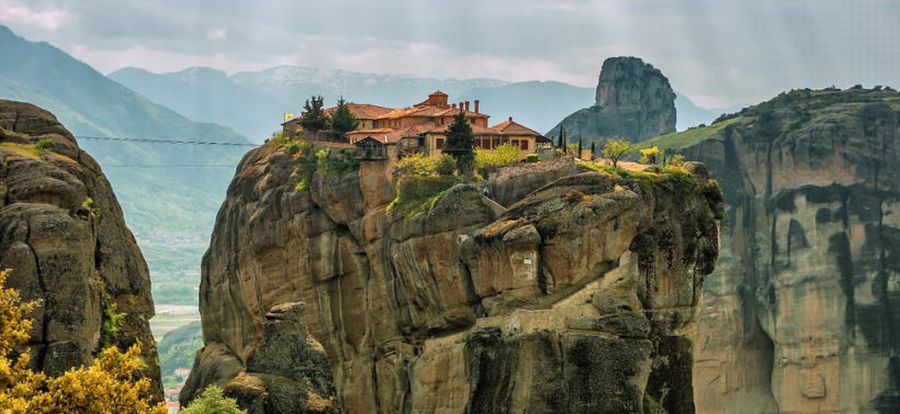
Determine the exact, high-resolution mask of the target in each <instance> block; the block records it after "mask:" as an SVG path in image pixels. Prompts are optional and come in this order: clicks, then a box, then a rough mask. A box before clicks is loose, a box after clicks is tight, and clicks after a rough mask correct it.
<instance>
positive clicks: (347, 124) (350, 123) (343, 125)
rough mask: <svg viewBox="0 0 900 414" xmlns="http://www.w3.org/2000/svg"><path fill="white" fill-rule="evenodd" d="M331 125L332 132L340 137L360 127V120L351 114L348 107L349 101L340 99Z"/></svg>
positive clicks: (330, 120)
mask: <svg viewBox="0 0 900 414" xmlns="http://www.w3.org/2000/svg"><path fill="white" fill-rule="evenodd" d="M329 124H330V126H331V130H332V131H334V133H335V134H338V135H344V134H346V133H348V132H350V131H353V130H354V129H356V127H357V126H359V119H356V116H355V115H353V113H352V112H350V107H349V106H347V101H345V100H344V97H343V96H342V97H341V99H338V101H337V108H335V110H334V113H332V114H331V118H330V119H329Z"/></svg>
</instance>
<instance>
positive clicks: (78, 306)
mask: <svg viewBox="0 0 900 414" xmlns="http://www.w3.org/2000/svg"><path fill="white" fill-rule="evenodd" d="M0 163H2V164H0V267H2V268H10V269H12V274H11V277H10V278H9V280H8V285H9V286H10V287H13V288H16V289H18V290H19V292H20V293H21V294H22V296H23V298H24V299H25V300H40V301H41V305H40V306H38V307H37V308H36V310H35V312H34V314H33V315H31V318H32V319H33V321H34V324H33V327H32V331H31V339H30V341H29V346H30V347H31V355H32V359H31V365H32V367H33V368H34V369H38V370H42V371H44V372H46V373H48V374H50V375H59V374H61V373H63V372H65V371H66V370H67V369H69V368H71V367H76V366H80V365H84V364H88V363H90V361H91V359H92V357H93V355H94V354H95V353H96V352H98V351H99V350H100V349H101V348H102V347H105V346H109V345H117V346H119V348H120V349H124V348H127V347H128V346H130V345H132V344H134V343H136V342H140V343H141V346H142V351H143V356H144V361H145V362H146V364H147V367H146V369H145V370H144V374H145V375H146V376H147V377H149V378H150V379H151V380H152V383H153V393H154V395H156V396H157V397H158V398H159V399H160V400H162V388H161V385H160V378H159V368H158V366H157V364H158V362H157V358H156V348H155V342H154V340H153V336H152V335H151V334H150V325H149V323H148V320H149V319H150V318H151V317H152V316H153V299H152V298H151V296H150V277H149V274H148V271H147V265H146V263H145V262H144V258H143V256H141V252H140V250H139V249H138V247H137V244H136V243H135V240H134V237H133V236H132V234H131V231H129V230H128V228H127V227H126V226H125V220H124V218H123V216H122V210H121V208H120V207H119V204H118V202H117V201H116V197H115V195H114V194H113V191H112V188H111V187H110V185H109V182H108V181H107V180H106V177H105V176H104V175H103V172H102V171H101V170H100V166H99V165H98V164H97V162H96V161H94V159H93V158H91V157H90V156H89V155H88V154H87V153H86V152H84V151H83V150H81V149H80V148H79V147H78V144H77V142H76V141H75V138H74V137H73V136H72V134H71V133H69V131H67V130H66V129H65V128H64V127H63V126H62V125H61V124H60V123H59V122H58V121H57V120H56V118H55V117H54V116H53V115H52V114H50V113H49V112H47V111H44V110H42V109H40V108H38V107H36V106H34V105H31V104H26V103H21V102H14V101H6V100H0Z"/></svg>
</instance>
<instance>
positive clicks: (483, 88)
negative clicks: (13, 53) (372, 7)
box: [109, 66, 720, 142]
mask: <svg viewBox="0 0 900 414" xmlns="http://www.w3.org/2000/svg"><path fill="white" fill-rule="evenodd" d="M109 78H111V79H113V80H115V81H117V82H119V83H121V84H122V85H125V86H127V87H129V88H131V89H132V90H135V91H137V92H139V93H141V94H142V95H144V96H146V97H148V98H150V99H151V100H153V101H155V102H158V103H161V104H163V105H166V106H168V107H170V108H172V109H174V110H176V111H178V112H179V113H182V114H184V115H186V116H188V117H189V118H191V119H196V120H200V121H204V122H213V123H217V124H221V125H226V126H229V127H231V128H233V129H234V130H236V131H238V132H240V133H241V134H243V135H245V136H247V137H249V138H250V139H251V140H252V141H254V142H262V141H263V139H265V138H266V137H268V136H269V135H270V134H271V133H272V132H273V131H274V130H276V129H277V127H278V123H280V121H281V119H282V116H283V114H285V113H293V114H295V115H297V114H298V113H299V112H300V110H301V109H300V108H301V106H302V104H303V102H304V101H305V100H306V99H307V98H308V97H310V96H312V95H322V96H324V97H325V101H326V103H327V104H328V105H332V104H333V103H334V102H335V101H336V100H337V99H338V98H340V97H344V98H346V99H347V100H349V101H351V102H359V103H373V104H377V105H382V106H388V107H404V106H408V105H410V104H413V103H416V102H419V101H422V100H423V99H424V98H425V96H426V95H427V94H428V93H429V92H431V91H434V90H441V91H444V92H446V93H447V94H449V95H450V100H451V101H453V102H456V101H465V100H470V101H471V100H475V99H478V100H480V101H481V109H482V112H484V113H486V114H488V115H491V117H492V119H493V121H495V122H499V121H500V120H505V119H506V118H507V117H509V116H514V117H515V119H516V120H517V121H518V122H520V123H522V124H524V125H528V126H529V127H531V128H533V129H535V130H538V131H549V130H550V128H552V127H553V126H554V125H556V123H557V122H559V120H560V119H562V118H564V117H565V116H566V115H568V114H570V113H572V112H574V111H576V110H578V109H581V108H583V107H585V106H590V105H592V104H593V102H594V92H595V91H594V88H584V87H579V86H574V85H570V84H566V83H563V82H555V81H527V82H507V81H503V80H498V79H462V80H459V79H433V78H418V77H412V76H404V75H379V74H370V73H356V72H347V71H341V70H325V69H317V68H309V67H301V66H279V67H274V68H270V69H265V70H261V71H253V72H240V73H236V74H234V75H230V76H229V75H228V74H227V73H225V72H223V71H221V70H217V69H212V68H207V67H192V68H188V69H185V70H182V71H178V72H171V73H152V72H149V71H147V70H144V69H139V68H132V67H129V68H123V69H120V70H118V71H115V72H113V73H110V74H109ZM676 106H677V109H678V114H679V116H678V129H679V130H683V129H686V128H688V127H690V126H695V125H698V124H701V123H709V122H711V121H712V120H713V119H715V118H716V117H717V116H718V114H719V113H720V112H718V111H715V110H708V109H705V108H701V107H698V106H697V105H695V104H694V103H693V102H691V100H690V99H689V98H687V97H686V96H684V95H681V94H678V98H677V99H676Z"/></svg>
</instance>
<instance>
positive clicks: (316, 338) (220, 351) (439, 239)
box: [181, 145, 718, 413]
mask: <svg viewBox="0 0 900 414" xmlns="http://www.w3.org/2000/svg"><path fill="white" fill-rule="evenodd" d="M535 165H536V166H535ZM535 165H529V166H522V167H515V168H511V169H508V170H504V171H501V173H500V174H499V175H498V177H497V178H495V179H493V180H492V181H490V182H489V183H488V185H489V186H490V187H491V189H492V192H493V193H494V194H497V195H498V200H499V201H500V202H501V203H502V205H500V204H498V203H497V202H494V201H492V200H489V199H487V198H485V197H483V196H482V192H481V188H480V187H476V186H474V185H466V184H460V185H457V186H455V187H453V188H451V189H449V190H447V191H446V192H445V193H443V195H442V196H440V197H439V198H437V200H436V201H435V202H434V204H433V206H432V207H430V208H429V209H427V211H424V212H419V213H418V214H414V215H411V216H409V215H406V214H399V213H396V212H394V211H392V212H388V211H386V207H387V204H388V203H389V202H390V200H391V199H393V198H394V194H393V190H392V186H391V185H389V177H386V176H385V175H384V174H383V173H381V171H382V169H381V168H380V167H379V165H378V164H377V163H375V162H367V161H364V162H363V163H362V165H361V169H360V170H359V171H358V172H357V171H353V172H351V173H348V174H346V175H343V176H338V175H333V174H331V173H325V172H317V173H316V174H315V175H314V176H313V178H312V179H311V180H310V182H309V185H307V186H306V187H305V189H303V190H301V191H299V192H298V191H295V187H296V184H297V181H298V178H297V177H296V176H295V174H294V166H293V161H292V158H291V157H290V156H288V155H287V154H285V153H284V152H283V151H282V150H279V149H277V148H276V147H275V146H273V145H266V146H264V147H262V148H260V149H257V150H253V151H251V152H250V153H249V154H248V155H247V156H246V157H245V159H244V160H243V161H242V163H241V166H240V167H239V170H238V172H237V175H236V177H235V179H234V181H233V182H232V184H231V186H230V188H229V191H228V197H227V199H226V202H225V203H224V205H223V206H222V209H221V210H220V212H219V216H218V220H217V224H216V228H215V231H214V233H213V237H212V243H211V246H210V249H209V251H208V252H207V254H206V257H205V260H204V266H203V273H202V282H201V292H200V295H201V296H200V309H201V315H202V320H203V334H204V341H205V347H204V348H203V349H202V350H201V351H199V352H198V355H197V359H196V362H195V365H194V369H193V370H192V372H191V378H190V380H189V382H188V384H187V386H186V387H185V388H184V389H183V391H182V395H181V399H182V402H183V403H187V402H188V401H189V400H190V399H191V398H193V397H194V396H196V395H198V393H199V392H200V391H201V390H202V388H203V387H205V386H207V385H209V384H213V383H216V384H220V385H223V386H224V387H225V390H226V392H227V393H228V395H232V396H237V397H238V398H239V400H240V401H241V404H242V405H243V406H245V407H250V408H253V407H260V406H261V405H260V403H259V401H260V400H261V398H258V397H256V396H248V395H250V394H252V393H255V394H256V395H262V394H264V393H266V392H268V395H269V398H271V396H272V395H273V392H272V384H273V383H279V382H278V381H270V382H268V383H267V384H266V383H264V382H265V381H266V378H272V376H279V377H288V378H291V379H292V380H294V381H296V382H299V383H301V385H299V386H296V387H293V386H292V387H287V388H285V389H282V390H278V391H276V392H275V393H274V394H278V395H280V396H282V397H283V398H285V399H286V400H290V401H291V402H292V404H293V405H294V407H297V408H295V409H296V411H292V412H330V410H339V409H341V410H344V411H346V412H349V413H373V412H381V413H432V412H448V413H452V412H526V413H545V412H623V413H628V412H635V413H638V412H643V410H645V409H647V410H650V409H653V408H659V407H664V408H665V409H666V410H668V412H670V413H680V412H692V411H693V402H692V390H691V380H690V378H691V356H690V349H691V339H690V338H691V337H692V336H693V326H694V322H695V315H696V311H697V305H698V300H699V297H698V293H699V291H700V286H701V283H702V279H703V277H704V275H706V274H709V273H710V272H711V271H712V267H713V263H714V262H715V258H716V254H717V237H718V228H717V224H716V221H715V220H714V218H713V217H714V216H713V213H712V211H713V210H714V209H715V208H716V207H717V206H716V204H717V201H716V200H715V197H712V198H710V197H708V196H707V195H704V194H703V193H701V192H699V191H696V189H697V188H700V186H707V187H708V186H709V183H708V180H707V177H706V176H704V172H705V170H703V169H702V168H696V169H695V175H691V174H689V173H684V174H681V175H680V176H679V177H673V178H672V179H673V180H674V181H669V180H668V179H661V180H660V181H659V182H647V181H645V182H638V181H634V180H623V179H620V178H611V177H609V176H607V175H604V174H601V173H598V172H594V171H591V170H589V169H588V168H586V167H583V166H579V165H576V164H574V163H573V162H572V161H571V160H560V161H555V162H552V163H550V162H548V163H538V164H535ZM676 178H680V179H676ZM678 183H680V184H678ZM698 183H699V184H698ZM682 185H683V186H682ZM684 188H689V189H693V190H683V189H684ZM679 189H682V190H679ZM684 191H687V192H684ZM707 194H708V193H707ZM293 302H302V303H304V306H303V307H302V308H301V307H296V306H294V307H292V308H291V309H292V312H297V313H298V314H301V313H302V322H300V321H299V320H298V321H296V322H292V323H293V324H294V328H292V330H289V331H286V330H284V329H281V333H280V334H278V335H282V336H285V337H286V338H287V337H289V338H292V339H285V340H273V339H272V338H274V336H273V334H272V332H271V331H273V330H276V329H274V328H272V327H271V324H272V317H271V316H267V314H269V315H271V314H272V313H273V312H276V313H277V312H278V309H280V308H282V307H283V306H284V305H282V304H285V303H293ZM307 333H308V336H307ZM304 338H306V339H304ZM319 344H321V345H320V346H321V348H319ZM317 350H320V351H321V352H319V351H317ZM261 354H263V355H277V357H264V358H260V355H261ZM323 355H324V357H323ZM264 361H268V363H265V364H261V363H260V362H264ZM288 361H291V362H288ZM289 368H290V369H294V368H297V369H299V370H300V372H296V371H291V372H286V370H287V369H289ZM248 376H249V377H256V378H259V379H262V382H263V383H261V382H260V381H255V385H254V386H245V384H247V383H248V382H249V381H248V380H247V377H248ZM235 389H253V390H254V391H252V392H234V390H235ZM266 390H268V391H266ZM310 390H315V392H309V391H310ZM332 390H333V393H332ZM282 397H279V398H282ZM262 405H265V404H262ZM261 412H272V413H274V412H286V411H284V410H282V409H280V408H275V407H272V406H266V408H264V409H262V410H261Z"/></svg>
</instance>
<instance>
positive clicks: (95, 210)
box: [79, 196, 100, 220]
mask: <svg viewBox="0 0 900 414" xmlns="http://www.w3.org/2000/svg"><path fill="white" fill-rule="evenodd" d="M79 215H81V216H82V219H85V220H87V219H88V218H92V219H95V220H96V219H98V218H100V208H99V207H95V206H94V199H93V198H91V197H90V196H88V197H86V198H85V199H84V201H82V202H81V208H80V209H79Z"/></svg>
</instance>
